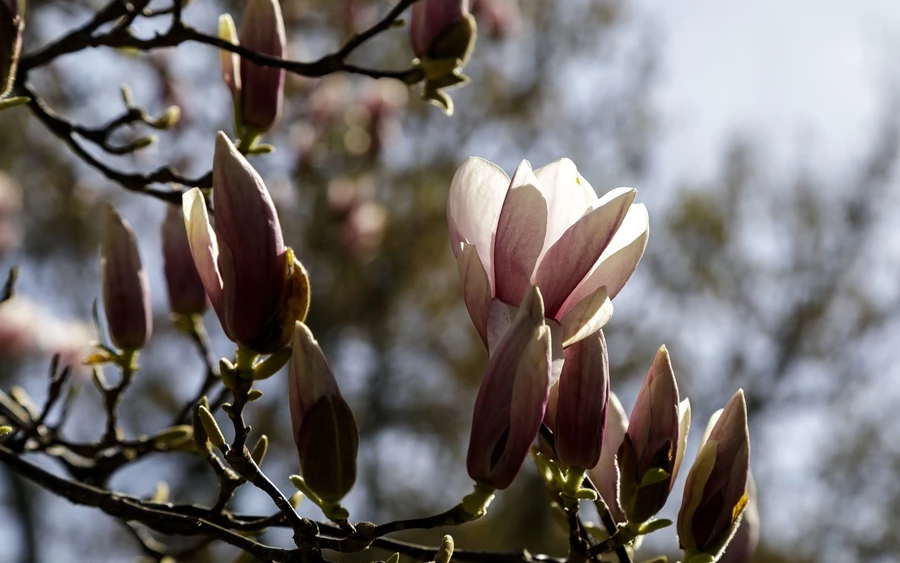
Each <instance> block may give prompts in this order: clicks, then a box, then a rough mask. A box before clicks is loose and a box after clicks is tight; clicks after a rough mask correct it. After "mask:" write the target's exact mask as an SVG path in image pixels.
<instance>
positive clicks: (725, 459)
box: [678, 390, 750, 563]
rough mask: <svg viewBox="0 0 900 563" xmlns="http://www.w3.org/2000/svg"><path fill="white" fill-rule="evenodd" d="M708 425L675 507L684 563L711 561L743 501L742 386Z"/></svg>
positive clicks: (746, 466)
mask: <svg viewBox="0 0 900 563" xmlns="http://www.w3.org/2000/svg"><path fill="white" fill-rule="evenodd" d="M709 426H710V427H711V430H709V432H708V438H707V439H706V440H704V441H703V443H701V445H700V451H699V453H698V454H697V459H696V460H694V465H693V466H692V467H691V470H690V472H688V476H687V481H686V482H685V485H684V498H683V500H682V501H681V510H679V511H678V541H679V544H680V545H681V548H682V549H684V551H685V563H688V562H689V561H690V560H691V559H692V558H698V559H701V560H702V559H703V558H707V559H708V558H710V557H711V558H712V560H716V559H717V558H718V557H719V555H720V554H721V553H722V550H723V549H724V548H725V546H726V545H728V542H729V541H730V540H731V538H732V536H734V533H735V532H736V531H737V527H738V525H739V523H740V518H741V515H742V514H743V512H744V509H745V507H746V506H747V501H748V494H747V481H748V478H749V474H750V431H749V430H748V428H747V405H746V403H745V402H744V392H743V391H742V390H739V391H738V392H737V393H735V394H734V396H733V397H732V398H731V400H730V401H728V404H727V405H726V406H725V409H724V410H722V411H719V412H717V413H715V414H714V415H713V416H712V418H711V419H710V421H709Z"/></svg>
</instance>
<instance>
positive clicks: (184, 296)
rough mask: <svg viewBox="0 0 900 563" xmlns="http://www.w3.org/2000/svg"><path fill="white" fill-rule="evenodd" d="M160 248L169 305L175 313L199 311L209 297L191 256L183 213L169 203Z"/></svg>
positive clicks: (204, 308) (203, 309)
mask: <svg viewBox="0 0 900 563" xmlns="http://www.w3.org/2000/svg"><path fill="white" fill-rule="evenodd" d="M162 250H163V262H164V263H165V265H164V267H165V274H166V286H167V288H168V290H169V308H170V309H171V311H172V312H173V313H177V314H179V315H200V314H202V313H203V311H205V310H206V307H207V305H208V304H209V301H208V300H207V298H206V290H205V289H203V281H201V280H200V274H198V273H197V267H196V266H194V258H193V257H192V256H191V245H190V243H189V242H188V238H187V230H186V229H185V226H184V216H183V215H182V213H181V211H179V210H178V208H176V207H175V206H173V205H170V206H169V208H168V210H167V211H166V218H165V220H164V221H163V224H162Z"/></svg>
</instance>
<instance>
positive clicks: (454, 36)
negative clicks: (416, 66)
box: [409, 0, 474, 60]
mask: <svg viewBox="0 0 900 563" xmlns="http://www.w3.org/2000/svg"><path fill="white" fill-rule="evenodd" d="M470 18H471V16H469V0H420V1H419V2H416V3H415V4H413V7H412V15H411V17H410V23H409V41H410V45H411V46H412V49H413V53H415V55H416V56H417V57H419V58H420V59H425V58H430V59H446V58H451V59H461V60H466V59H468V53H469V51H470V49H471V47H472V45H474V33H473V31H472V27H471V24H470V23H469V22H468V19H470ZM463 22H464V23H463ZM460 29H467V30H470V31H468V32H464V33H460V31H458V30H460Z"/></svg>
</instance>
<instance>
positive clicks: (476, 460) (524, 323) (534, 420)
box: [466, 286, 550, 489]
mask: <svg viewBox="0 0 900 563" xmlns="http://www.w3.org/2000/svg"><path fill="white" fill-rule="evenodd" d="M549 386H550V329H549V328H548V327H547V325H546V323H545V322H544V302H543V299H542V298H541V293H540V291H539V290H538V289H537V287H534V286H532V287H531V289H530V290H529V291H528V292H527V293H526V294H525V298H524V299H523V300H522V304H521V309H520V310H519V313H518V315H517V316H516V318H515V320H514V321H513V323H512V325H511V326H510V328H509V330H508V331H507V332H506V334H505V335H504V336H503V339H502V340H501V341H500V343H499V344H498V346H497V349H496V350H495V351H494V354H493V356H492V357H491V360H490V363H489V364H488V368H487V372H486V373H485V376H484V379H483V380H482V382H481V387H480V388H479V389H478V397H477V398H476V400H475V411H474V415H473V417H472V434H471V437H470V438H469V452H468V456H467V457H466V468H467V469H468V472H469V476H470V477H471V478H472V479H474V480H475V481H478V482H481V483H486V484H488V485H490V486H492V487H494V488H495V489H505V488H506V487H508V486H509V485H510V483H512V480H513V479H514V478H515V476H516V474H517V473H518V472H519V469H521V467H522V463H523V462H524V461H525V458H526V457H527V456H528V450H529V448H530V447H531V444H532V442H534V439H535V437H536V436H537V433H538V429H539V428H540V426H541V419H542V418H543V416H544V409H545V408H546V407H547V397H548V394H549Z"/></svg>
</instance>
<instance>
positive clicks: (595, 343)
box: [553, 330, 609, 469]
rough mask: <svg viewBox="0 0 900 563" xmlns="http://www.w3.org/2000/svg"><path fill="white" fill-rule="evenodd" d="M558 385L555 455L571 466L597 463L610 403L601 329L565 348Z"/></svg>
mask: <svg viewBox="0 0 900 563" xmlns="http://www.w3.org/2000/svg"><path fill="white" fill-rule="evenodd" d="M557 386H558V388H559V392H558V395H557V403H556V421H555V424H554V425H553V428H554V429H555V434H554V437H555V446H556V448H555V449H556V456H557V458H558V459H559V460H560V461H561V462H563V463H565V464H567V465H570V466H572V467H578V468H581V469H587V468H591V467H594V466H595V465H597V462H598V461H599V460H600V451H601V446H602V445H603V432H604V429H605V427H606V410H607V405H608V403H609V356H608V355H607V351H606V338H605V337H604V336H603V331H602V330H600V331H597V332H596V333H595V334H593V335H591V336H589V337H587V338H585V339H584V340H580V341H578V342H576V343H575V344H573V345H571V346H569V347H568V348H566V350H565V363H564V364H563V368H562V373H561V375H560V378H559V383H557Z"/></svg>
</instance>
